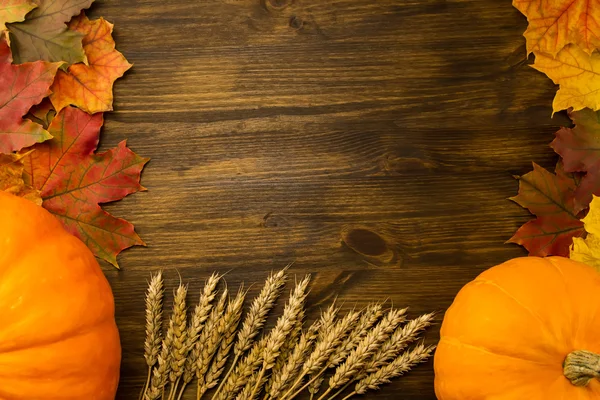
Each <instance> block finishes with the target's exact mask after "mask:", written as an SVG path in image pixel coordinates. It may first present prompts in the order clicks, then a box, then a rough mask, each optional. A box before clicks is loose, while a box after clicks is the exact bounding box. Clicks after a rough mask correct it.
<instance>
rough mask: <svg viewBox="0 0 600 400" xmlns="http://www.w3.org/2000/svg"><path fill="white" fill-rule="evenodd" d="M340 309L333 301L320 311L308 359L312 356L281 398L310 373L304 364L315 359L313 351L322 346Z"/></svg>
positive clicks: (312, 362) (311, 362)
mask: <svg viewBox="0 0 600 400" xmlns="http://www.w3.org/2000/svg"><path fill="white" fill-rule="evenodd" d="M339 311H340V309H339V308H338V307H337V306H336V304H335V301H334V302H333V303H332V304H331V305H330V306H329V307H328V308H327V310H325V312H322V313H321V317H320V318H319V331H318V333H317V338H316V344H315V348H314V349H313V351H312V353H310V355H309V356H308V357H309V360H310V359H311V357H312V360H310V361H309V360H306V362H305V363H304V365H303V367H302V369H301V370H300V372H299V374H297V375H298V376H297V378H296V380H295V381H293V382H292V384H291V385H289V388H288V389H287V392H285V394H284V395H283V396H282V399H285V398H286V396H287V395H289V394H291V393H292V391H293V390H294V389H295V388H296V387H297V386H298V385H300V384H301V383H302V379H303V378H304V376H305V375H306V374H308V373H310V372H309V371H308V370H307V369H306V366H307V364H309V363H310V364H314V361H313V360H314V359H315V355H314V354H315V353H316V352H317V351H318V348H320V347H322V346H323V345H324V342H325V340H326V338H327V334H328V333H329V332H330V331H331V330H332V329H333V328H334V326H335V317H336V316H337V314H338V312H339Z"/></svg>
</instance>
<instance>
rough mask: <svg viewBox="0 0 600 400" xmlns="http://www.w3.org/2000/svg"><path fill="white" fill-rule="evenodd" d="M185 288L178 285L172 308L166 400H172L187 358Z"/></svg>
mask: <svg viewBox="0 0 600 400" xmlns="http://www.w3.org/2000/svg"><path fill="white" fill-rule="evenodd" d="M186 296H187V286H184V285H179V287H178V288H177V291H176V292H175V304H174V307H173V318H172V320H171V321H172V323H173V345H172V348H171V353H172V354H171V368H170V372H169V382H170V383H171V390H170V392H169V396H168V397H167V398H168V399H172V398H173V396H175V394H176V393H177V392H176V390H177V383H179V378H180V377H181V375H182V374H183V366H184V364H185V359H186V357H187V346H186V344H187V307H186V302H185V298H186Z"/></svg>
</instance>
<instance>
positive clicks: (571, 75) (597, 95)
mask: <svg viewBox="0 0 600 400" xmlns="http://www.w3.org/2000/svg"><path fill="white" fill-rule="evenodd" d="M532 67H533V68H535V69H537V70H538V71H540V72H543V73H545V74H546V75H547V76H548V77H549V78H550V79H552V81H553V82H554V83H555V84H557V85H560V89H559V90H558V92H556V96H555V97H554V101H553V102H552V108H553V110H554V112H557V111H561V110H568V109H569V108H573V111H579V110H582V109H584V108H590V109H592V110H594V111H596V110H600V53H597V52H596V53H594V54H592V55H591V56H590V55H589V54H587V53H586V52H585V51H583V50H582V49H581V48H579V47H577V46H576V45H573V44H571V45H568V46H567V47H565V48H564V49H562V50H561V51H560V52H559V53H558V54H557V56H556V57H555V58H553V57H551V56H550V55H549V54H543V53H540V54H536V55H535V63H534V64H533V65H532Z"/></svg>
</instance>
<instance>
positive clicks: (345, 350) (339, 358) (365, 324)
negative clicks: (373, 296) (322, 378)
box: [329, 303, 383, 368]
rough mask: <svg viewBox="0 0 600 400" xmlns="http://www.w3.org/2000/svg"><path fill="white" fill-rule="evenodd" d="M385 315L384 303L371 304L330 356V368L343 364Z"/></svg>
mask: <svg viewBox="0 0 600 400" xmlns="http://www.w3.org/2000/svg"><path fill="white" fill-rule="evenodd" d="M382 315H383V305H382V304H380V303H376V304H371V305H369V306H368V307H367V308H366V309H365V310H364V312H363V313H362V315H361V316H360V319H359V320H358V322H357V324H356V327H355V328H354V329H353V330H352V332H350V334H349V335H348V337H347V338H346V339H345V340H344V342H343V343H342V344H341V345H340V347H339V348H338V349H337V350H336V351H335V352H334V353H333V354H332V355H331V357H330V358H329V368H333V367H336V366H338V365H339V364H341V363H342V362H343V361H344V360H345V359H346V357H348V355H349V354H350V352H351V351H352V350H354V348H356V346H358V344H359V343H360V341H361V340H362V339H363V338H364V337H365V336H367V334H368V332H369V330H370V329H371V328H372V327H373V325H375V323H377V321H379V319H380V318H381V316H382Z"/></svg>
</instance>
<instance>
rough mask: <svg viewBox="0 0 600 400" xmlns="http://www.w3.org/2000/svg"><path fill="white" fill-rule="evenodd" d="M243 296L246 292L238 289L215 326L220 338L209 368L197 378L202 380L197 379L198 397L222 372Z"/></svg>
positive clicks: (214, 382)
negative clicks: (203, 374)
mask: <svg viewBox="0 0 600 400" xmlns="http://www.w3.org/2000/svg"><path fill="white" fill-rule="evenodd" d="M245 297H246V293H245V292H244V291H243V290H242V289H240V290H239V291H238V294H237V295H236V297H235V299H234V300H233V301H229V304H228V306H227V311H226V312H225V315H224V317H223V318H221V320H220V322H219V324H218V326H217V334H218V337H219V340H220V343H219V347H218V349H217V352H216V354H215V356H214V359H213V361H212V364H211V366H210V369H209V370H208V371H207V373H206V375H205V376H203V377H202V378H199V379H200V380H202V382H200V381H199V384H198V390H199V391H200V393H199V394H198V398H200V397H202V395H204V393H205V392H206V391H207V390H208V389H211V388H213V387H214V386H216V385H217V383H218V379H219V377H220V376H221V374H222V373H223V369H224V368H225V363H226V362H227V358H228V357H229V351H230V350H231V346H232V345H233V340H234V338H235V333H236V332H237V328H238V324H239V322H240V318H241V316H242V307H243V305H244V299H245Z"/></svg>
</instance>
